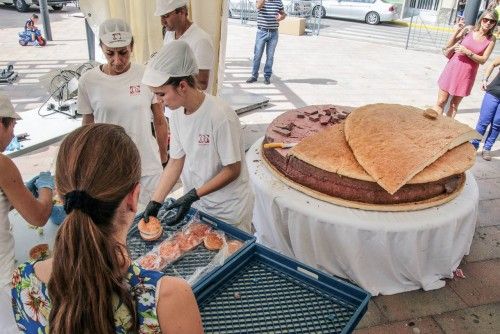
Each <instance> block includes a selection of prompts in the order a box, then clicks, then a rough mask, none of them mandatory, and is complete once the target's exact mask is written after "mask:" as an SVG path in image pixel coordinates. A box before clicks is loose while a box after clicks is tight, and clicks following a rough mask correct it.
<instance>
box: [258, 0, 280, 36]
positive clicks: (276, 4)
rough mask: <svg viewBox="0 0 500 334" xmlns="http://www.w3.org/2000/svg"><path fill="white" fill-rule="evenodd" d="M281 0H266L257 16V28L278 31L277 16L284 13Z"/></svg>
mask: <svg viewBox="0 0 500 334" xmlns="http://www.w3.org/2000/svg"><path fill="white" fill-rule="evenodd" d="M283 10H284V8H283V2H281V0H265V1H264V5H263V6H262V7H261V8H260V9H259V11H258V14H257V27H259V28H264V29H278V26H279V23H278V20H276V16H277V15H278V13H279V12H281V11H283Z"/></svg>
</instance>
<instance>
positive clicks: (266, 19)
mask: <svg viewBox="0 0 500 334" xmlns="http://www.w3.org/2000/svg"><path fill="white" fill-rule="evenodd" d="M256 7H257V10H258V12H257V36H256V37H255V47H254V55H253V66H252V76H251V77H250V78H249V79H248V80H247V83H252V82H256V81H257V78H258V77H259V68H260V60H261V59H262V54H263V53H264V48H265V49H266V64H265V65H264V83H265V84H266V85H269V84H270V83H271V75H272V74H273V61H274V51H275V50H276V45H278V27H279V21H281V20H283V19H284V18H285V17H286V14H285V10H284V8H283V3H282V2H281V0H257V3H256Z"/></svg>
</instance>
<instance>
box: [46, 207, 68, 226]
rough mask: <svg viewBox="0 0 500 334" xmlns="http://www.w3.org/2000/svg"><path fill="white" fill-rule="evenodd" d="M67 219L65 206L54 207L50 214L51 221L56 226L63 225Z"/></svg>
mask: <svg viewBox="0 0 500 334" xmlns="http://www.w3.org/2000/svg"><path fill="white" fill-rule="evenodd" d="M65 218H66V211H64V206H62V205H54V206H53V207H52V212H51V213H50V221H51V222H52V223H54V224H56V225H61V224H62V222H63V221H64V219H65Z"/></svg>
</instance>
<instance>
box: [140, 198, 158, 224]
mask: <svg viewBox="0 0 500 334" xmlns="http://www.w3.org/2000/svg"><path fill="white" fill-rule="evenodd" d="M160 208H161V203H158V202H156V201H149V203H148V205H147V206H146V209H144V213H143V214H142V218H143V219H144V221H145V222H146V223H148V222H149V217H157V216H158V211H160Z"/></svg>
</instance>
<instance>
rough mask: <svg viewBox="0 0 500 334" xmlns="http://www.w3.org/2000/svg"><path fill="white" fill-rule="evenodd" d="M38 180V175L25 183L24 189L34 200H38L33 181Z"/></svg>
mask: <svg viewBox="0 0 500 334" xmlns="http://www.w3.org/2000/svg"><path fill="white" fill-rule="evenodd" d="M37 179H38V175H37V176H35V177H34V178H32V179H31V180H29V181H28V182H26V183H25V186H26V188H28V190H29V191H30V192H31V193H32V194H33V196H35V198H38V189H37V188H36V185H35V181H36V180H37Z"/></svg>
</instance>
